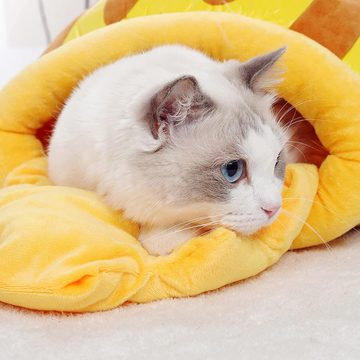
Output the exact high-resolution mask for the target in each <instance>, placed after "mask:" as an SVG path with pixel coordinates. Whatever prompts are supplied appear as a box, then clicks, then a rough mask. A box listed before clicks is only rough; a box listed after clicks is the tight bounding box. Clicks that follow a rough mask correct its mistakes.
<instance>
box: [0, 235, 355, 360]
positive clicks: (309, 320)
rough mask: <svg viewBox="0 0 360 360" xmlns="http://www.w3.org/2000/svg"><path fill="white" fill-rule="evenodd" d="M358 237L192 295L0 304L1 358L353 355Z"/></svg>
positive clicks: (296, 255)
mask: <svg viewBox="0 0 360 360" xmlns="http://www.w3.org/2000/svg"><path fill="white" fill-rule="evenodd" d="M359 240H360V236H359V234H355V235H352V236H351V237H350V238H349V239H347V240H346V239H342V240H340V241H339V240H337V241H335V242H333V243H332V244H331V247H332V250H331V251H329V250H327V249H326V248H325V247H323V246H322V247H319V248H314V249H311V250H303V251H298V252H292V253H287V254H285V255H284V257H283V258H282V259H281V260H280V262H279V263H278V264H277V265H275V266H273V267H272V268H271V269H269V270H267V271H265V272H264V273H262V274H261V275H259V276H257V277H256V278H253V279H250V280H247V281H244V282H241V283H238V284H236V285H233V286H230V287H227V288H225V289H222V290H220V291H218V292H213V293H210V294H207V295H203V296H199V297H195V298H189V299H177V300H165V301H160V302H156V303H150V304H146V305H128V306H125V307H121V308H118V309H115V310H112V311H108V312H103V313H94V314H83V315H65V314H64V315H61V314H44V313H38V312H31V311H27V310H20V309H17V308H14V307H11V306H7V305H0V324H1V328H0V354H1V355H0V358H1V359H77V360H81V359H147V360H151V359H157V360H158V359H254V360H261V359H274V360H278V359H286V360H291V359H324V360H325V359H326V360H331V359H334V360H335V359H336V360H339V359H344V360H352V359H354V360H355V359H360V266H359V263H360V241H359Z"/></svg>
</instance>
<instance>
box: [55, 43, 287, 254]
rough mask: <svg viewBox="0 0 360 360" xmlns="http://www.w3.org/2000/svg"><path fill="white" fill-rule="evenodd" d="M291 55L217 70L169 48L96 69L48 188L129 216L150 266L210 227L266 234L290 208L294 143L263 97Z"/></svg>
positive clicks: (68, 109) (77, 99) (60, 124)
mask: <svg viewBox="0 0 360 360" xmlns="http://www.w3.org/2000/svg"><path fill="white" fill-rule="evenodd" d="M284 51H285V49H284V48H281V49H279V50H276V51H274V52H271V53H267V54H265V55H262V56H259V57H256V58H253V59H251V60H249V61H247V62H245V63H240V62H238V61H236V60H230V61H225V62H218V61H214V60H212V59H211V58H209V57H207V56H205V55H204V54H202V53H200V52H198V51H195V50H192V49H189V48H186V47H184V46H179V45H168V46H162V47H158V48H154V49H152V50H150V51H147V52H144V53H141V54H137V55H133V56H130V57H126V58H123V59H121V60H118V61H116V62H115V63H113V64H110V65H106V66H104V67H102V68H99V69H97V70H96V71H94V72H93V73H92V74H91V75H89V76H88V77H86V78H85V79H84V80H83V81H82V82H81V83H80V84H79V86H78V87H77V88H76V90H75V91H74V92H73V94H72V95H71V97H70V98H69V99H68V101H67V103H66V105H65V106H64V109H63V111H62V113H61V114H60V116H59V118H58V121H57V123H56V127H55V130H54V132H53V135H52V138H51V141H50V145H49V151H48V155H49V175H50V178H51V179H52V180H53V182H54V183H56V184H58V185H66V186H73V187H79V188H83V189H87V190H92V191H96V192H97V193H98V194H100V195H101V196H103V197H104V199H105V201H106V202H107V203H108V204H109V205H110V206H111V207H113V208H115V209H122V210H124V214H125V216H127V217H129V218H131V219H133V220H135V221H136V222H138V223H140V224H141V225H142V228H141V235H140V240H141V241H142V243H143V245H144V246H145V248H146V249H148V251H149V252H150V253H152V254H157V255H159V254H166V253H169V252H170V251H172V250H173V249H174V248H175V247H176V246H177V245H179V244H181V243H183V242H184V241H186V240H188V239H190V238H192V237H194V236H195V235H196V234H197V229H198V228H202V227H205V226H206V225H207V226H209V225H212V226H215V225H223V226H226V227H228V228H231V229H234V230H236V231H238V232H239V233H242V234H251V233H254V232H255V231H257V230H258V229H259V228H261V227H263V226H267V225H269V224H270V223H272V222H273V221H274V219H275V218H276V217H277V215H278V213H279V209H280V207H281V189H282V185H283V179H284V172H285V154H284V146H285V143H286V141H287V136H286V133H285V131H284V130H283V129H282V128H281V127H280V126H279V125H278V124H277V121H276V119H275V116H274V114H273V113H272V110H271V106H272V104H273V102H274V99H275V96H274V95H273V94H271V93H268V92H265V91H264V89H265V88H268V87H269V85H271V81H273V80H275V81H276V79H272V78H271V74H270V73H271V69H272V66H273V64H274V63H275V62H276V61H277V60H278V58H279V57H280V56H281V55H282V54H283V52H284ZM269 80H270V83H269Z"/></svg>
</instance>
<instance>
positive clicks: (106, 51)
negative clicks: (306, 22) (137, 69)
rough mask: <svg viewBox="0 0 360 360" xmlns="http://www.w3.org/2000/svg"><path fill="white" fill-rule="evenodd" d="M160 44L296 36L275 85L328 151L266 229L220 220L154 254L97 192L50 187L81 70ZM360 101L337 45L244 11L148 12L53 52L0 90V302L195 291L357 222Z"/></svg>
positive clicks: (239, 48) (236, 44) (106, 299)
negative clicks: (50, 170) (62, 115)
mask: <svg viewBox="0 0 360 360" xmlns="http://www.w3.org/2000/svg"><path fill="white" fill-rule="evenodd" d="M164 29H166V31H164ZM254 39H256V41H254ZM165 43H182V44H185V45H187V46H190V47H193V48H197V49H201V50H202V51H205V52H206V53H207V54H209V55H210V56H212V57H214V58H216V59H221V60H222V59H229V58H236V59H239V60H241V61H244V60H246V59H248V58H251V57H253V56H255V55H258V54H260V53H264V52H266V51H269V50H272V49H275V48H278V47H280V46H283V45H284V44H287V45H288V51H287V53H286V54H285V56H284V63H285V65H286V67H287V72H286V78H285V80H284V82H283V83H282V84H280V85H279V87H278V91H279V94H280V95H281V97H282V98H284V99H285V100H286V101H288V102H289V103H291V102H293V101H295V99H296V103H297V104H299V105H298V106H297V110H298V111H299V112H300V113H301V114H302V115H303V116H304V117H305V118H307V119H308V121H309V123H310V124H311V125H312V126H313V127H314V129H315V132H316V134H317V136H318V138H319V139H320V141H321V144H322V145H323V146H324V147H325V148H326V150H327V152H328V155H327V157H326V159H325V160H324V161H323V162H322V164H321V166H320V168H319V169H318V168H317V167H316V166H315V165H312V164H293V165H291V166H289V167H288V169H287V176H286V183H285V187H284V192H283V198H284V209H285V210H286V212H284V213H282V214H281V215H280V217H279V219H278V220H277V221H276V222H275V223H274V224H273V225H272V226H271V227H269V228H267V229H263V230H262V231H260V232H258V233H257V234H255V235H254V236H251V237H240V236H237V235H236V234H235V233H234V232H233V231H230V230H227V229H225V228H218V229H216V230H214V231H213V232H211V233H209V234H207V235H205V236H203V237H198V238H195V239H191V240H190V241H188V242H187V243H185V244H184V245H183V246H181V247H180V248H177V249H176V250H175V251H174V252H173V253H172V254H170V255H168V256H164V257H153V256H150V255H149V254H148V253H147V252H146V251H145V250H144V249H143V248H142V247H141V245H140V243H139V242H138V241H137V239H136V237H137V235H138V230H139V229H138V226H137V225H136V224H133V223H131V222H129V221H127V220H126V219H124V218H123V217H122V216H121V214H120V213H118V212H116V211H113V210H112V209H110V208H108V207H107V206H106V205H105V204H104V203H103V202H102V201H101V199H100V198H99V197H98V196H97V195H96V194H94V193H91V192H87V191H84V190H80V189H74V188H67V187H58V186H53V185H52V184H51V183H50V181H49V179H48V177H47V170H46V169H47V165H46V156H45V154H44V150H43V145H42V143H41V141H40V140H39V138H38V137H39V130H40V129H42V128H43V127H44V126H45V124H46V123H47V122H48V121H49V120H50V119H52V118H56V116H57V114H58V113H59V111H60V110H61V106H62V104H63V103H64V101H65V99H66V98H67V97H68V96H69V94H70V93H71V91H72V89H73V88H74V86H76V84H77V83H78V82H79V81H80V80H81V79H82V78H83V77H84V76H85V75H86V74H88V73H89V72H91V71H92V70H94V69H96V68H98V67H99V66H101V65H103V64H107V63H110V62H112V61H114V60H115V59H118V58H121V57H123V56H126V55H128V54H132V53H134V52H138V51H140V50H146V49H149V48H151V47H153V46H156V45H160V44H165ZM359 99H360V78H359V77H358V76H357V75H356V74H355V73H353V72H352V71H351V70H350V69H349V68H348V67H347V65H345V64H344V63H342V62H341V61H340V60H339V59H337V58H336V57H335V56H334V55H333V54H332V53H330V52H329V51H328V50H326V49H325V48H323V47H321V46H320V45H318V44H316V43H315V42H313V41H312V40H310V39H308V38H306V37H305V36H303V35H300V34H298V33H295V32H292V31H289V30H286V29H283V28H280V27H278V26H276V25H272V24H270V23H266V22H262V21H260V20H254V19H250V18H246V17H242V16H239V15H231V14H224V13H217V14H215V13H211V12H204V13H199V12H198V13H181V14H166V15H154V16H149V17H139V18H136V19H132V20H129V21H123V22H119V23H117V24H113V25H111V26H107V27H105V28H103V29H100V30H97V31H94V32H92V33H90V34H88V35H86V36H82V37H81V38H79V39H76V40H73V41H71V42H69V43H68V44H65V45H63V46H61V47H60V48H59V49H57V50H55V51H52V52H50V53H49V54H47V55H45V56H44V57H42V58H41V59H39V60H38V61H36V62H35V63H34V64H32V65H30V66H29V67H28V68H27V69H26V70H24V71H23V72H22V73H21V74H20V75H18V76H17V77H16V78H15V79H14V80H13V81H11V82H10V83H9V84H8V85H7V86H6V87H5V88H4V89H3V90H2V92H1V93H0V186H1V190H0V269H1V271H0V301H3V302H6V303H10V304H14V305H19V306H23V307H28V308H32V309H41V310H59V311H77V312H81V311H96V310H105V309H110V308H114V307H116V306H118V305H120V304H122V303H124V302H125V301H131V302H148V301H151V300H156V299H162V298H167V297H180V296H189V295H195V294H199V293H202V292H205V291H208V290H213V289H216V288H219V287H221V286H224V285H226V284H229V283H232V282H235V281H238V280H241V279H245V278H247V277H249V276H253V275H255V274H257V273H259V272H261V271H262V270H264V269H266V268H267V267H269V266H271V265H272V264H274V263H275V262H276V261H278V259H279V258H280V257H281V255H282V254H283V253H284V252H286V251H287V250H288V249H289V248H290V247H291V245H292V244H293V245H292V246H293V247H304V246H311V245H314V244H318V243H320V242H321V241H322V240H323V241H329V240H332V239H334V238H335V237H337V236H339V235H341V234H343V233H344V232H346V231H347V230H349V229H350V228H352V227H353V226H355V225H356V224H358V223H359V220H360V201H359V200H360V196H359V194H360V143H359V139H360V107H359ZM289 213H291V214H292V216H289ZM305 221H306V222H307V223H308V224H309V225H305V226H304V222H305ZM319 239H321V240H319Z"/></svg>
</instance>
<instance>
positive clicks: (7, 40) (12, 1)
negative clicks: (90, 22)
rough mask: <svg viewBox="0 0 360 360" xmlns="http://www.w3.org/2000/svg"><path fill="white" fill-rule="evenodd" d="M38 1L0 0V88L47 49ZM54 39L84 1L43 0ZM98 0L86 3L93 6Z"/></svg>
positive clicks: (76, 13)
mask: <svg viewBox="0 0 360 360" xmlns="http://www.w3.org/2000/svg"><path fill="white" fill-rule="evenodd" d="M39 1H40V0H0V87H2V86H3V85H4V84H5V83H6V82H7V81H8V80H9V79H10V78H11V77H13V76H14V75H15V74H16V73H18V72H19V71H20V70H21V69H22V68H23V67H24V66H26V65H27V64H28V63H30V62H32V61H34V60H35V59H36V58H37V57H38V56H39V55H40V54H41V52H42V51H43V50H44V49H45V48H46V46H47V36H46V33H45V30H44V26H43V22H42V20H41V16H40V10H39ZM42 1H43V5H44V12H45V16H46V20H47V23H48V28H49V32H50V37H51V39H53V38H54V37H55V36H56V35H57V34H58V33H59V32H60V31H62V29H63V28H64V27H65V26H66V25H68V23H70V21H72V20H73V19H74V18H75V17H76V16H78V15H79V14H80V13H81V12H82V11H83V10H84V8H85V4H86V0H42ZM95 2H97V0H91V1H89V3H90V5H93V4H94V3H95Z"/></svg>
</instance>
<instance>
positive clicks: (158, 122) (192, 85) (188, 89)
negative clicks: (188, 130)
mask: <svg viewBox="0 0 360 360" xmlns="http://www.w3.org/2000/svg"><path fill="white" fill-rule="evenodd" d="M212 106H213V105H212V101H211V100H210V99H209V98H208V97H207V96H206V95H205V94H203V93H202V92H201V90H200V87H199V84H198V82H197V80H196V79H195V78H194V77H193V76H190V75H185V76H182V77H180V78H178V79H176V80H174V81H172V82H170V83H169V84H167V85H166V86H164V88H162V89H161V90H160V91H158V92H157V93H156V94H155V96H153V98H152V99H151V104H150V107H151V110H150V114H149V115H150V116H149V118H148V121H149V126H150V130H151V133H152V135H153V137H154V138H155V139H159V138H160V140H162V139H164V137H166V136H167V135H168V134H169V133H170V131H171V130H172V129H174V128H176V127H180V126H184V125H186V124H188V123H189V122H192V121H195V120H196V119H198V118H200V117H201V116H202V115H204V114H205V112H207V111H209V110H211V109H212Z"/></svg>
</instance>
